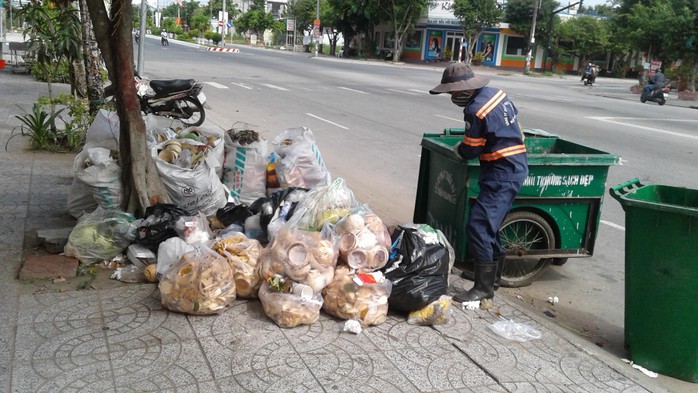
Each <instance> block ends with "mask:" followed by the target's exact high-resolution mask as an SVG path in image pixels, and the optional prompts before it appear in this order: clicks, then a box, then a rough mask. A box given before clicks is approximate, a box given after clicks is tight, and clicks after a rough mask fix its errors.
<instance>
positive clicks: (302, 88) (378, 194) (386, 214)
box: [144, 39, 698, 391]
mask: <svg viewBox="0 0 698 393" xmlns="http://www.w3.org/2000/svg"><path fill="white" fill-rule="evenodd" d="M145 42H146V50H145V69H144V70H145V75H146V76H148V77H149V78H151V79H171V78H195V79H198V80H199V81H202V82H204V83H206V86H205V88H204V92H205V94H206V96H207V98H208V104H209V105H210V106H211V107H212V109H210V110H209V111H207V121H208V122H210V123H211V124H214V125H217V126H219V127H221V128H224V129H229V128H234V127H248V128H251V129H254V130H256V131H258V132H260V133H261V134H262V135H263V136H264V137H265V138H266V139H267V140H269V141H270V142H271V140H272V139H273V138H274V137H275V136H276V135H278V134H279V133H280V132H281V131H282V130H284V129H286V128H292V127H300V126H305V127H308V128H309V129H311V130H312V131H313V133H314V134H315V136H316V138H317V143H318V146H319V148H320V150H321V153H322V156H323V158H324V160H325V161H326V163H327V165H328V168H329V169H330V171H331V172H332V174H333V176H334V177H343V178H344V179H345V180H346V181H347V184H348V186H349V187H350V188H351V189H352V190H353V191H354V193H355V194H356V196H357V198H358V199H359V200H360V201H362V202H365V203H368V204H369V206H370V207H371V208H372V209H373V210H374V211H375V212H376V213H377V214H379V216H381V217H382V218H383V220H384V221H385V222H386V223H387V224H389V225H392V224H401V223H408V222H411V221H412V214H413V210H414V199H415V193H416V188H417V175H418V169H419V158H420V152H421V147H420V142H421V139H422V135H423V133H425V132H437V133H438V132H441V131H442V130H443V129H444V128H449V127H462V124H463V123H462V113H461V111H460V109H459V108H457V107H455V106H454V105H452V104H451V103H450V100H449V98H448V96H444V95H440V96H432V95H430V94H429V93H428V90H429V89H430V88H432V87H434V86H435V85H436V84H438V82H439V80H440V78H441V72H442V70H443V67H439V66H428V65H427V66H424V65H422V66H415V65H387V64H385V63H377V62H353V61H346V60H343V59H334V58H330V59H327V58H325V59H317V58H313V56H312V54H308V53H291V52H279V51H273V50H264V49H256V48H246V47H240V52H239V53H221V52H209V51H205V50H202V49H197V48H193V47H188V46H182V45H177V44H176V43H175V41H172V43H171V45H170V46H169V47H161V46H160V45H159V41H156V40H154V39H146V40H145ZM482 72H483V73H487V74H488V76H489V77H490V78H491V80H492V81H491V83H490V85H492V86H495V87H499V88H502V89H503V90H505V91H506V92H507V93H508V94H509V96H510V97H511V98H512V100H513V101H514V103H515V104H516V106H517V107H518V110H519V118H520V121H521V122H522V125H523V126H524V127H527V128H539V129H543V130H546V131H549V132H553V133H555V134H558V135H560V136H561V137H562V138H565V139H569V140H572V141H574V142H577V143H580V144H583V145H587V146H590V147H593V148H596V149H600V150H603V151H607V152H611V153H615V154H618V155H620V156H621V157H622V165H621V166H613V167H611V168H609V174H608V181H607V187H611V186H613V185H616V184H620V183H622V182H625V181H627V180H629V179H632V178H635V177H637V178H639V179H640V180H641V181H642V182H643V183H644V184H663V185H673V186H683V187H688V188H694V189H695V188H698V176H697V175H696V174H695V163H696V162H697V161H698V158H697V156H698V111H696V110H694V109H689V108H681V107H673V106H669V105H665V106H663V107H659V106H657V105H656V104H641V103H640V102H639V100H627V99H619V98H610V97H609V96H610V95H613V94H616V95H623V94H626V93H628V91H629V88H630V86H632V85H633V84H635V81H633V80H617V79H610V78H598V79H597V83H596V85H595V86H594V87H593V88H589V87H585V86H583V85H582V84H581V83H580V81H579V79H578V78H576V77H538V78H536V77H525V76H522V75H521V74H520V73H518V72H500V71H492V70H488V71H482ZM636 97H637V96H636ZM624 220H625V215H624V212H623V210H622V208H621V206H620V204H619V203H618V202H616V201H615V200H614V199H612V198H610V197H608V195H606V197H605V200H604V204H603V206H602V212H601V225H600V227H599V232H598V236H597V242H596V248H595V251H594V256H593V257H590V258H577V259H570V260H569V262H568V263H567V264H565V265H564V266H551V267H549V268H548V269H547V270H546V271H545V272H544V274H543V275H542V276H541V277H540V278H539V279H538V280H537V281H536V282H535V283H534V284H532V285H531V286H528V287H525V288H518V289H508V288H504V289H502V290H500V294H501V293H505V294H508V295H510V296H517V297H519V298H520V299H521V300H522V301H524V302H526V303H528V304H530V305H532V306H533V307H534V308H535V309H536V310H538V311H539V312H541V313H545V315H548V316H549V317H550V318H552V319H553V320H554V321H556V322H557V323H559V324H560V325H562V326H565V327H567V328H568V329H570V330H572V331H575V332H577V333H578V334H580V335H582V336H584V337H587V338H588V339H589V340H590V341H592V342H594V343H596V344H597V345H599V346H601V347H603V348H605V349H606V350H608V351H609V352H610V353H611V354H613V355H615V356H618V357H627V356H628V355H627V353H626V352H625V349H624V348H623V315H624V308H623V307H624V297H625V294H624V274H625V268H624V266H625V265H624V264H625V260H624V239H625V222H624ZM648 290H651V288H648ZM549 296H557V297H558V298H559V299H560V302H559V303H557V304H555V305H552V304H550V303H548V302H547V299H548V297H549ZM661 378H666V377H661ZM684 384H685V383H682V382H680V381H677V383H676V386H677V387H676V391H681V389H682V388H683V387H686V388H687V387H688V385H690V384H685V385H684Z"/></svg>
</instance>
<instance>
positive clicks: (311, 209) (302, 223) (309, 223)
mask: <svg viewBox="0 0 698 393" xmlns="http://www.w3.org/2000/svg"><path fill="white" fill-rule="evenodd" d="M358 206H359V204H358V202H357V200H356V198H355V197H354V193H353V192H352V191H351V190H350V189H349V187H347V185H346V183H345V182H344V179H342V178H337V179H335V180H334V181H333V182H332V184H330V185H327V186H318V187H315V188H313V189H311V190H310V191H308V192H307V193H306V194H305V196H304V197H303V199H302V200H301V201H300V203H299V204H298V206H297V207H296V210H295V212H294V213H293V217H291V218H290V219H289V221H288V223H290V224H291V225H292V226H293V227H296V228H299V229H303V230H307V231H320V230H322V228H323V226H324V225H325V224H326V223H330V224H336V223H337V221H339V220H340V219H341V218H342V217H344V216H346V215H347V214H349V212H350V211H352V210H353V209H355V208H356V207H358Z"/></svg>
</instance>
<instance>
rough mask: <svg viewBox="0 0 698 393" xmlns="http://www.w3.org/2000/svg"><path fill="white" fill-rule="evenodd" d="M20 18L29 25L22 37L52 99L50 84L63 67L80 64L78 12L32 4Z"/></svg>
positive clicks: (36, 3)
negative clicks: (76, 61) (66, 64)
mask: <svg viewBox="0 0 698 393" xmlns="http://www.w3.org/2000/svg"><path fill="white" fill-rule="evenodd" d="M19 16H20V18H22V19H23V20H24V21H25V22H26V23H27V27H26V28H25V29H24V32H23V35H24V37H25V38H27V43H28V49H29V51H30V52H31V54H32V56H33V57H34V61H35V64H34V67H37V68H39V69H40V70H41V73H42V74H43V75H44V76H45V77H46V82H47V84H48V95H49V99H51V97H52V87H51V83H52V81H53V79H54V76H55V75H56V74H57V73H58V70H59V67H60V66H61V64H65V62H68V63H70V62H72V61H74V60H78V59H79V58H80V57H81V55H82V41H81V39H80V37H81V30H80V19H79V14H78V11H77V10H76V9H75V8H74V7H72V6H68V5H64V6H61V7H55V6H53V5H52V4H49V3H48V2H47V3H43V4H42V2H41V1H40V0H32V1H31V2H30V3H29V4H27V5H25V6H24V7H23V8H22V9H21V10H20V12H19ZM52 113H53V110H52Z"/></svg>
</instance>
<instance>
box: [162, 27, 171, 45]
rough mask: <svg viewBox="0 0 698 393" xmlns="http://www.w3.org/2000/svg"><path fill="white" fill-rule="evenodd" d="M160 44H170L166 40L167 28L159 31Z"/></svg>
mask: <svg viewBox="0 0 698 393" xmlns="http://www.w3.org/2000/svg"><path fill="white" fill-rule="evenodd" d="M160 44H162V45H163V46H165V45H169V44H170V42H169V41H168V40H167V30H163V31H162V32H161V33H160Z"/></svg>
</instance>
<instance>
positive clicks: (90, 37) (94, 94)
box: [80, 0, 104, 115]
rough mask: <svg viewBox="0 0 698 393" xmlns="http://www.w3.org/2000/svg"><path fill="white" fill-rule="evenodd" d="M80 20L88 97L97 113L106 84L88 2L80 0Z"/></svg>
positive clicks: (93, 111)
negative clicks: (103, 79)
mask: <svg viewBox="0 0 698 393" xmlns="http://www.w3.org/2000/svg"><path fill="white" fill-rule="evenodd" d="M80 20H81V21H82V54H83V62H84V64H85V82H86V85H87V98H88V100H89V101H90V113H91V114H93V115H94V114H95V113H96V112H97V107H98V103H99V100H101V99H102V96H103V95H104V84H103V81H102V71H101V67H100V62H101V60H100V57H99V47H97V41H96V39H95V33H94V30H93V29H92V20H91V19H90V15H89V13H88V11H87V2H86V1H85V0H80Z"/></svg>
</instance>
